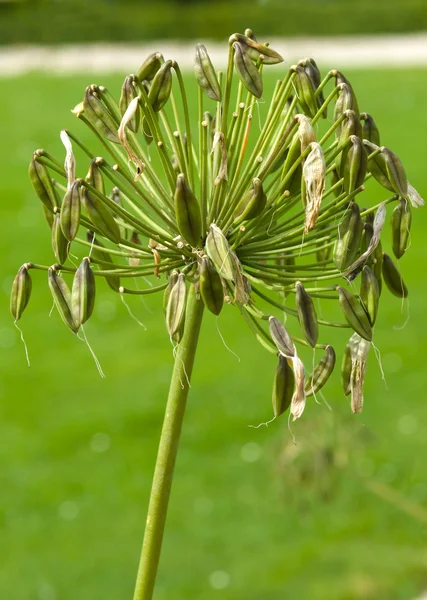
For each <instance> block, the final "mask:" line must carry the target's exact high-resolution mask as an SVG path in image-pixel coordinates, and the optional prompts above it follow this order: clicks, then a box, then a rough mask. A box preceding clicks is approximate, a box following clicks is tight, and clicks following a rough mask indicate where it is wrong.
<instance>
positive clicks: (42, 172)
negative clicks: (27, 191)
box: [28, 154, 57, 213]
mask: <svg viewBox="0 0 427 600" xmlns="http://www.w3.org/2000/svg"><path fill="white" fill-rule="evenodd" d="M28 175H29V178H30V181H31V184H32V186H33V188H34V191H35V192H36V194H37V196H38V197H39V198H40V200H41V201H42V202H43V205H44V206H45V207H46V208H47V210H48V211H49V212H51V213H53V211H54V209H55V208H56V205H57V203H56V194H55V190H54V188H53V183H52V179H51V178H50V175H49V171H48V170H47V168H46V167H45V165H43V164H42V163H40V162H38V160H37V156H36V155H35V154H34V155H33V158H32V159H31V162H30V166H29V167H28Z"/></svg>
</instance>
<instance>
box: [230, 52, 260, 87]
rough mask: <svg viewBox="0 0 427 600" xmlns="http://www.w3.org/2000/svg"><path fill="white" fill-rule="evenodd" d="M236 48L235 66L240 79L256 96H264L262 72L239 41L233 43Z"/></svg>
mask: <svg viewBox="0 0 427 600" xmlns="http://www.w3.org/2000/svg"><path fill="white" fill-rule="evenodd" d="M233 48H234V66H235V68H236V71H237V74H238V76H239V78H240V81H241V82H242V83H243V85H244V86H245V88H246V89H247V90H248V91H249V92H250V93H251V94H252V95H253V96H255V97H256V98H261V96H262V79H261V73H260V72H259V71H258V69H257V68H256V66H255V65H254V63H253V62H252V60H251V59H250V57H249V56H248V54H247V53H246V52H245V48H244V46H242V44H240V43H239V42H235V43H234V44H233Z"/></svg>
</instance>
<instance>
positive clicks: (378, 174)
mask: <svg viewBox="0 0 427 600" xmlns="http://www.w3.org/2000/svg"><path fill="white" fill-rule="evenodd" d="M363 144H364V146H365V148H366V150H367V152H368V171H369V172H370V173H371V174H372V175H373V177H374V178H375V179H376V180H377V181H378V183H379V184H380V185H382V186H383V187H384V188H385V189H386V190H390V191H391V192H393V191H394V190H393V188H392V186H391V184H390V182H389V179H388V175H387V169H386V166H385V159H384V155H383V154H382V153H381V152H380V153H378V154H376V155H375V156H374V157H373V158H369V155H371V154H373V153H374V152H376V151H377V150H379V147H378V146H376V145H375V144H372V143H371V142H369V141H368V140H363Z"/></svg>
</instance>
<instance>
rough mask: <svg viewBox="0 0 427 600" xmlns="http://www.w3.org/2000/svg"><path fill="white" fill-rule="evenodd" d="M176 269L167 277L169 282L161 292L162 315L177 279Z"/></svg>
mask: <svg viewBox="0 0 427 600" xmlns="http://www.w3.org/2000/svg"><path fill="white" fill-rule="evenodd" d="M178 275H179V273H178V271H172V273H171V276H170V277H169V283H168V285H167V287H166V288H165V291H164V292H163V312H164V315H165V316H166V308H167V305H168V302H169V298H170V295H171V291H172V288H173V287H174V285H175V284H176V282H177V281H178Z"/></svg>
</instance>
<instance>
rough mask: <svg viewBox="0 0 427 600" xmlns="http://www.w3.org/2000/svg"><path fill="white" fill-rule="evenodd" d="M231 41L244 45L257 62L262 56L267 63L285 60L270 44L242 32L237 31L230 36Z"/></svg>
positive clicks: (271, 63) (272, 63)
mask: <svg viewBox="0 0 427 600" xmlns="http://www.w3.org/2000/svg"><path fill="white" fill-rule="evenodd" d="M229 41H230V43H233V46H234V43H235V42H238V43H239V44H240V45H241V46H242V47H243V51H244V52H245V53H246V54H247V55H248V56H249V57H250V58H251V59H252V60H253V61H255V62H257V60H258V59H259V57H260V56H262V62H263V63H264V64H265V65H277V64H278V63H281V62H283V58H282V57H281V56H280V54H279V53H278V52H276V51H275V50H273V49H272V48H270V46H264V44H260V43H259V42H257V41H256V40H255V39H253V38H251V37H249V36H246V35H242V34H241V33H235V34H233V35H232V36H231V37H230V40H229Z"/></svg>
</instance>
